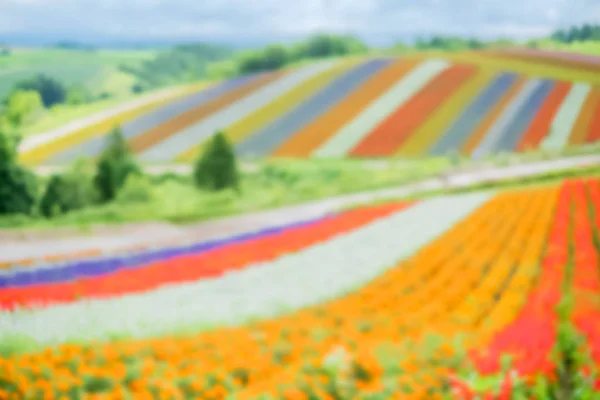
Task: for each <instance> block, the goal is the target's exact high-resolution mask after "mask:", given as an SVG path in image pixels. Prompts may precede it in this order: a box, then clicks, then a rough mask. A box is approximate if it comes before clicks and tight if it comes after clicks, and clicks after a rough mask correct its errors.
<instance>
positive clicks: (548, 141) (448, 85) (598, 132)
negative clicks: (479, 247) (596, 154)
mask: <svg viewBox="0 0 600 400" xmlns="http://www.w3.org/2000/svg"><path fill="white" fill-rule="evenodd" d="M598 60H599V59H598V58H594V57H589V56H587V57H582V56H579V55H575V54H569V53H559V52H542V51H529V50H528V51H523V50H514V51H512V50H511V51H509V50H507V51H497V50H496V51H493V52H491V51H490V52H469V53H458V54H452V53H427V54H412V55H407V56H404V57H401V58H396V57H384V56H381V57H352V58H343V59H328V60H322V61H319V62H314V63H310V64H305V65H302V66H297V67H291V68H286V69H284V70H279V71H275V72H267V73H260V74H254V75H247V76H243V77H239V78H235V79H232V80H228V81H224V82H216V83H212V84H210V85H208V86H207V87H202V88H201V89H197V90H195V91H190V92H185V93H183V94H181V95H179V96H176V97H175V98H171V99H170V100H169V101H168V102H164V101H162V102H156V103H154V104H153V105H151V106H149V105H145V106H144V107H145V108H144V109H143V110H137V112H130V115H128V116H118V117H115V119H113V120H107V121H105V122H104V123H102V124H97V125H96V126H91V127H86V128H83V129H81V130H76V131H73V132H71V133H69V134H67V135H63V136H62V137H61V138H60V140H59V143H56V142H54V141H49V142H48V141H46V142H45V141H41V142H40V143H41V144H40V145H37V146H29V147H28V148H27V149H26V150H25V151H22V152H21V160H22V161H23V162H25V163H28V164H57V165H58V164H65V163H70V162H72V161H74V160H75V159H76V158H78V157H80V156H87V157H94V156H97V155H98V154H99V153H100V151H101V150H102V148H103V146H104V135H105V134H106V132H107V130H108V127H109V126H111V125H112V124H114V123H120V124H122V127H123V130H124V134H125V136H126V137H127V139H128V140H129V142H130V144H131V146H132V148H133V150H134V151H135V152H136V153H137V154H138V156H139V158H140V159H141V160H142V161H144V162H150V163H169V162H174V161H177V162H188V161H191V160H193V159H194V158H195V157H196V156H197V155H198V154H199V152H200V151H201V149H202V145H203V143H205V141H206V139H207V138H209V137H210V136H211V135H212V134H213V133H214V132H215V131H217V130H224V131H225V132H226V134H227V136H228V137H229V138H230V140H231V141H232V142H233V143H234V145H235V148H236V151H237V153H238V154H239V156H240V157H242V158H247V159H252V158H260V157H297V158H311V157H314V158H337V157H361V158H375V157H390V156H403V157H423V156H430V155H447V154H452V153H460V154H463V155H467V156H471V157H475V158H481V157H485V156H487V155H489V154H493V153H498V152H513V151H526V150H532V149H538V148H544V149H560V148H562V147H565V146H570V145H580V144H584V143H589V142H593V141H596V140H597V139H598V138H599V137H600V88H599V86H598V85H600V74H599V73H598V71H600V61H598Z"/></svg>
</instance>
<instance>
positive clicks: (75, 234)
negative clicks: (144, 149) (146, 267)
mask: <svg viewBox="0 0 600 400" xmlns="http://www.w3.org/2000/svg"><path fill="white" fill-rule="evenodd" d="M593 165H600V155H589V156H579V157H570V158H564V159H556V160H550V161H543V162H536V163H527V164H519V165H512V166H506V167H486V168H479V169H478V170H475V171H464V172H459V173H455V174H452V175H448V176H446V177H445V178H433V179H428V180H425V181H422V182H418V183H414V184H410V185H406V186H402V187H396V188H390V189H382V190H376V191H369V192H360V193H355V194H350V195H342V196H336V197H331V198H328V199H323V200H317V201H311V202H307V203H303V204H300V205H294V206H285V207H280V208H276V209H271V210H268V211H261V212H255V213H251V214H244V215H236V216H232V217H228V218H223V219H219V220H213V221H206V222H202V223H198V224H194V225H187V226H178V225H170V224H168V223H160V222H156V223H143V224H125V225H120V226H97V227H94V228H91V229H90V231H89V232H83V233H82V232H80V231H77V230H76V229H74V228H62V229H57V230H53V231H46V232H44V231H40V232H36V233H30V232H27V233H24V232H15V231H4V232H2V231H0V263H2V262H14V261H17V260H20V259H23V258H42V257H44V256H47V255H59V254H68V253H72V252H76V253H79V252H85V251H89V250H100V251H102V252H107V253H110V252H114V251H119V250H123V249H127V248H131V247H132V246H138V245H149V246H160V245H163V246H164V245H168V244H169V243H180V242H188V241H203V240H209V239H216V238H221V237H226V236H230V235H235V234H238V233H243V232H248V231H254V230H259V229H264V228H266V227H270V226H277V225H283V224H289V223H293V222H299V221H302V220H309V219H313V218H317V217H320V216H323V215H325V214H327V213H330V212H332V211H335V210H338V209H340V208H342V207H346V206H350V205H353V204H360V203H364V202H371V201H376V200H383V199H393V198H400V197H405V196H410V195H416V194H419V193H423V192H427V191H430V190H438V189H443V188H444V187H450V188H460V187H466V186H470V185H473V184H477V183H482V182H494V181H501V180H505V179H510V178H520V177H528V176H534V175H537V174H540V173H545V172H551V171H557V170H562V169H565V168H573V167H588V166H593Z"/></svg>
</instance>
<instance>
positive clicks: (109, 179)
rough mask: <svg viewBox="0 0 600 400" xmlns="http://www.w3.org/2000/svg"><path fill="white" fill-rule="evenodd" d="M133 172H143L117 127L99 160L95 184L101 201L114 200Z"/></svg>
mask: <svg viewBox="0 0 600 400" xmlns="http://www.w3.org/2000/svg"><path fill="white" fill-rule="evenodd" d="M131 173H138V174H141V170H140V168H139V167H138V165H137V164H136V162H135V159H134V157H133V153H132V152H131V148H130V147H129V144H128V143H127V140H126V139H125V137H124V136H123V132H122V131H121V128H119V127H115V128H114V130H113V132H112V133H111V134H110V136H109V138H108V146H107V147H106V149H104V151H103V152H102V154H101V156H100V159H99V160H98V166H97V172H96V176H95V177H94V185H95V187H96V189H97V190H98V194H99V196H100V201H102V202H108V201H111V200H113V199H114V198H115V197H116V196H117V194H118V192H119V190H120V189H121V188H122V187H123V185H124V184H125V182H126V180H127V177H128V176H129V174H131Z"/></svg>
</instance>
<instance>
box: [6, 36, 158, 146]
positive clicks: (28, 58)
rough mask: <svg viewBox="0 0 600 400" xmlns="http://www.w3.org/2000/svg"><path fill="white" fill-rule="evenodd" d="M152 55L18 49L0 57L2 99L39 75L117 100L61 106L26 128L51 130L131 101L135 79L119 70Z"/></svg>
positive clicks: (136, 52) (130, 52)
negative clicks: (16, 86) (20, 83)
mask: <svg viewBox="0 0 600 400" xmlns="http://www.w3.org/2000/svg"><path fill="white" fill-rule="evenodd" d="M153 54H154V52H153V51H113V50H98V51H94V52H89V51H78V50H62V49H51V48H40V49H15V50H13V51H12V53H11V54H10V55H9V56H2V57H0V99H2V98H4V97H5V96H6V94H7V93H9V92H10V90H12V88H13V87H14V85H15V84H16V83H17V82H19V81H21V80H24V79H28V78H30V77H32V76H34V75H36V74H39V73H43V74H46V75H49V76H52V77H54V78H56V79H58V80H60V81H61V82H64V83H65V84H67V85H73V84H81V85H84V86H86V87H87V88H88V89H89V90H90V91H91V92H92V93H93V94H95V95H98V94H100V93H103V92H107V93H109V94H111V95H113V96H114V97H115V98H114V100H111V102H106V101H102V102H99V104H98V105H96V104H93V105H85V106H71V107H67V106H62V107H59V109H57V110H51V111H49V112H47V113H46V114H45V115H44V116H42V117H41V119H40V120H38V121H36V123H35V124H34V125H33V126H31V127H26V129H25V134H29V133H32V132H33V133H36V132H39V131H42V130H44V129H51V128H54V127H57V126H59V125H60V124H62V123H66V122H68V121H70V120H72V119H75V118H77V117H80V116H85V115H87V114H88V113H91V112H94V111H98V110H101V109H103V108H104V107H108V106H110V105H113V104H118V103H119V102H122V101H124V100H125V99H127V98H128V97H131V95H130V88H131V85H132V84H133V82H134V78H133V77H132V76H130V75H128V74H125V73H123V72H121V71H119V70H118V66H119V65H120V64H136V63H139V62H141V61H143V60H146V59H148V58H150V57H152V56H153Z"/></svg>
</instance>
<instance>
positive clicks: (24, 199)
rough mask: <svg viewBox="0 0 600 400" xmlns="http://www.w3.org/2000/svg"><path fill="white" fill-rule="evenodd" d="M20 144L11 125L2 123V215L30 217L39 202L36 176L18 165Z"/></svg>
mask: <svg viewBox="0 0 600 400" xmlns="http://www.w3.org/2000/svg"><path fill="white" fill-rule="evenodd" d="M3 121H5V120H3ZM18 143H19V140H18V137H17V136H16V134H15V133H14V132H12V131H11V130H10V127H9V125H8V124H7V123H6V122H2V121H0V215H7V214H25V215H29V214H31V213H32V211H33V209H34V205H35V203H36V200H37V180H36V177H35V175H34V174H33V173H31V172H30V171H28V170H26V169H25V168H23V167H21V166H20V165H18V164H17V147H18Z"/></svg>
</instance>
